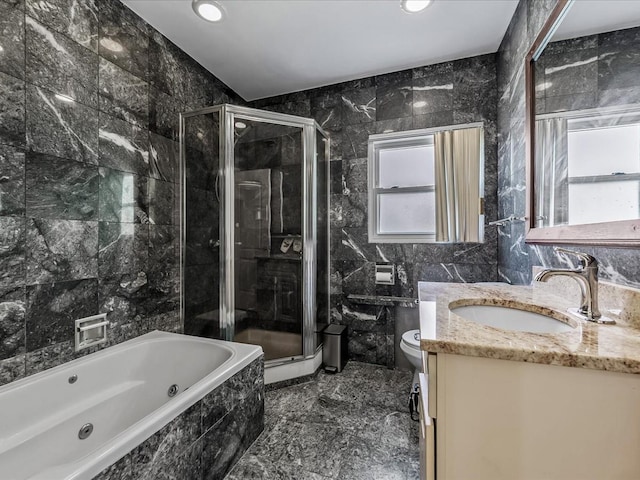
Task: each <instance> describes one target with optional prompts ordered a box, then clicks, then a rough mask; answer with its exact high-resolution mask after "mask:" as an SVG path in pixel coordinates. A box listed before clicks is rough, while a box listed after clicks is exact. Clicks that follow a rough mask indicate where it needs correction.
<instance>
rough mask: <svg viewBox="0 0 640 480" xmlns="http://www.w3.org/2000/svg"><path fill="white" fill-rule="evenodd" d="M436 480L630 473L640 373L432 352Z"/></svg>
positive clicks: (637, 470) (636, 442) (636, 463)
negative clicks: (633, 373)
mask: <svg viewBox="0 0 640 480" xmlns="http://www.w3.org/2000/svg"><path fill="white" fill-rule="evenodd" d="M437 371H438V376H437V395H436V396H437V430H436V442H437V450H436V451H437V460H436V471H437V474H438V480H456V479H463V480H468V479H474V480H483V479H487V480H489V479H491V480H512V479H519V480H529V479H530V480H539V479H546V480H554V479H557V480H572V479H575V480H590V479H594V480H596V479H598V480H599V479H607V480H613V479H624V480H628V479H640V455H638V448H640V375H632V374H623V373H616V372H605V371H600V370H590V369H585V368H570V367H561V366H552V365H540V364H532V363H525V362H518V361H507V360H494V359H487V358H477V357H466V356H462V355H451V354H438V355H437Z"/></svg>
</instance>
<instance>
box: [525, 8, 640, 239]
mask: <svg viewBox="0 0 640 480" xmlns="http://www.w3.org/2000/svg"><path fill="white" fill-rule="evenodd" d="M526 73H527V121H528V125H527V127H528V131H529V135H528V137H529V138H528V142H529V143H528V155H529V159H528V166H529V171H528V179H527V180H528V185H527V192H528V199H527V200H528V205H527V207H528V208H527V219H528V226H529V229H528V232H527V241H528V242H532V243H554V244H557V243H572V244H596V245H613V246H616V245H617V246H637V245H640V2H637V1H628V0H594V1H567V0H564V1H559V3H558V6H557V7H556V9H555V10H554V11H553V13H552V15H551V17H550V18H549V20H548V22H547V24H546V25H545V26H544V27H543V30H542V32H541V34H540V35H539V36H538V38H537V39H536V41H535V42H534V45H533V46H532V49H531V51H530V53H529V56H528V57H527V63H526Z"/></svg>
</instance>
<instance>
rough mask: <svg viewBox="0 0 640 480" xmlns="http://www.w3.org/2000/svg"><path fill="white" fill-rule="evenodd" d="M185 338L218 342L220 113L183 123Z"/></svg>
mask: <svg viewBox="0 0 640 480" xmlns="http://www.w3.org/2000/svg"><path fill="white" fill-rule="evenodd" d="M182 137H183V142H182V149H183V151H182V157H183V170H184V172H183V173H184V175H183V179H182V181H183V188H182V191H183V192H184V193H183V195H184V198H183V215H184V223H183V232H182V235H183V244H184V248H183V261H182V269H183V271H182V279H183V280H182V281H183V286H182V292H183V300H182V301H183V315H184V331H185V333H186V334H190V335H198V336H202V337H209V338H220V337H221V333H220V313H219V309H220V181H219V180H220V174H219V166H220V140H219V138H220V112H219V111H214V112H210V113H206V114H201V115H194V116H188V117H185V118H183V121H182Z"/></svg>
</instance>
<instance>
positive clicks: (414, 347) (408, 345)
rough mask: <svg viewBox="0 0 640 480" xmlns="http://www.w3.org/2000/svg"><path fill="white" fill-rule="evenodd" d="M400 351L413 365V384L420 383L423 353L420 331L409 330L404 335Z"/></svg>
mask: <svg viewBox="0 0 640 480" xmlns="http://www.w3.org/2000/svg"><path fill="white" fill-rule="evenodd" d="M400 350H402V353H404V356H405V357H407V360H409V363H411V365H413V368H414V374H413V384H414V385H415V384H416V383H418V373H419V372H422V351H421V350H420V330H417V329H416V330H409V331H407V332H404V333H403V334H402V340H400Z"/></svg>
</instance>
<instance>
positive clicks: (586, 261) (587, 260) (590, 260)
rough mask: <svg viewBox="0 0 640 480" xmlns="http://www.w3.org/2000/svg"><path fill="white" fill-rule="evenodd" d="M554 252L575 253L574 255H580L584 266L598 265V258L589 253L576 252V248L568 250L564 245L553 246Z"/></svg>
mask: <svg viewBox="0 0 640 480" xmlns="http://www.w3.org/2000/svg"><path fill="white" fill-rule="evenodd" d="M553 250H554V252H556V253H566V254H568V255H573V256H574V257H578V258H579V259H580V262H581V263H582V267H583V268H586V267H597V266H598V260H596V258H595V257H594V256H593V255H589V254H588V253H583V252H576V251H575V250H567V249H566V248H562V247H553Z"/></svg>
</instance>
